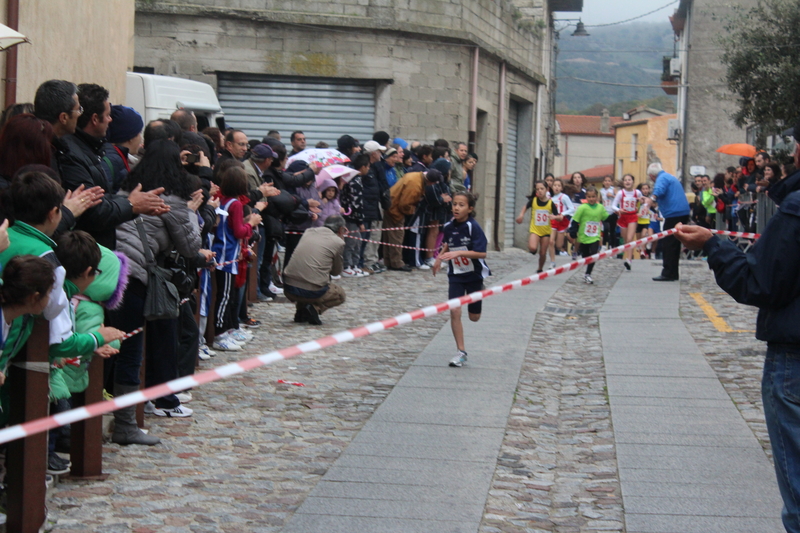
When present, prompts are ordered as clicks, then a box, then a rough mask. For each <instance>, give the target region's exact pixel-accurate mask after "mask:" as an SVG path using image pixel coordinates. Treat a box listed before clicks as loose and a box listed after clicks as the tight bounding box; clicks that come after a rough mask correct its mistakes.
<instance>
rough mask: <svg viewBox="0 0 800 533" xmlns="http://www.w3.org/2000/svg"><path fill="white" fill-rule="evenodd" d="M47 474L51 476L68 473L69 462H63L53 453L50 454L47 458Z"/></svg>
mask: <svg viewBox="0 0 800 533" xmlns="http://www.w3.org/2000/svg"><path fill="white" fill-rule="evenodd" d="M47 473H48V474H50V475H51V476H60V475H62V474H67V473H69V462H67V461H64V460H63V459H62V458H61V457H59V456H58V455H56V454H55V453H51V454H50V455H49V456H48V458H47Z"/></svg>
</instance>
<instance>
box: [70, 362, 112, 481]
mask: <svg viewBox="0 0 800 533" xmlns="http://www.w3.org/2000/svg"><path fill="white" fill-rule="evenodd" d="M88 372H89V386H88V387H87V388H86V390H85V391H83V392H80V393H78V394H73V395H72V406H73V407H83V406H85V405H89V404H92V403H97V402H101V401H103V359H102V358H100V357H93V358H92V361H91V363H89V370H88ZM70 435H71V437H70V450H69V456H70V460H71V461H72V468H71V471H70V477H74V478H81V479H99V480H105V479H106V478H107V477H108V475H106V474H103V417H102V416H97V417H94V418H90V419H88V420H83V421H81V422H74V423H73V424H71V429H70Z"/></svg>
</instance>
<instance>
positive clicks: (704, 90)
mask: <svg viewBox="0 0 800 533" xmlns="http://www.w3.org/2000/svg"><path fill="white" fill-rule="evenodd" d="M737 3H738V4H740V5H742V6H743V7H750V6H752V5H755V3H756V0H741V1H739V2H737ZM730 12H731V7H730V2H729V1H728V0H694V2H693V6H692V8H691V19H690V22H689V24H688V25H687V26H688V29H689V31H690V32H691V34H690V35H691V36H690V39H691V48H690V49H689V65H688V71H687V74H688V78H686V80H685V81H686V82H688V85H689V88H688V89H687V91H688V93H687V107H686V120H687V122H686V127H685V142H684V150H685V154H686V156H685V161H684V164H683V173H684V176H688V173H689V167H690V166H693V165H703V166H705V167H706V173H707V174H710V175H712V176H713V175H714V174H715V173H716V172H721V171H724V169H725V168H726V167H728V166H731V165H737V164H738V160H739V158H738V157H736V156H729V155H724V154H719V153H717V152H716V149H717V148H718V147H720V146H722V145H723V144H729V143H740V142H745V140H746V132H745V130H743V129H741V128H738V127H736V126H735V125H734V124H733V122H732V121H731V120H730V118H729V117H730V115H731V114H732V113H733V111H734V110H735V105H736V104H735V102H734V99H733V96H732V95H731V94H730V93H729V92H728V91H727V89H726V88H725V86H724V81H723V77H724V75H725V66H724V65H723V64H722V61H721V60H720V55H721V54H722V51H721V50H720V49H719V48H720V46H719V43H718V42H717V41H716V35H718V34H719V33H720V32H722V31H724V30H723V27H724V24H725V17H726V16H727V15H728V14H729V13H730Z"/></svg>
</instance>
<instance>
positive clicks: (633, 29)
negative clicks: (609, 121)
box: [556, 18, 674, 115]
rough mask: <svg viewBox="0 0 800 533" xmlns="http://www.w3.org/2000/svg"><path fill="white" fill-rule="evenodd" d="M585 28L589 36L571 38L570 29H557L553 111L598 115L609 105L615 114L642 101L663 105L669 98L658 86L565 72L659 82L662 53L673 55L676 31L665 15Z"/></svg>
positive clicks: (623, 79) (651, 104)
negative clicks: (660, 19) (661, 18)
mask: <svg viewBox="0 0 800 533" xmlns="http://www.w3.org/2000/svg"><path fill="white" fill-rule="evenodd" d="M587 29H588V31H589V33H590V34H591V35H590V36H589V37H572V36H571V35H570V34H571V33H572V31H573V28H569V29H567V30H564V31H562V32H561V39H560V41H559V48H560V52H559V55H558V74H557V75H558V93H557V99H556V109H557V111H558V112H559V113H569V114H578V113H580V114H592V115H599V114H600V112H601V111H602V109H603V107H607V108H608V109H609V110H611V109H612V107H613V108H614V111H616V112H612V113H611V114H612V115H619V114H620V113H621V112H622V111H624V110H627V109H630V108H632V107H635V106H636V105H640V104H641V103H644V104H645V105H648V106H650V107H655V108H656V109H661V110H663V109H664V108H665V106H666V103H667V102H668V100H669V98H671V97H668V96H667V95H665V94H664V92H663V91H662V90H661V89H660V88H652V89H650V88H639V87H620V86H614V85H601V84H596V83H586V82H582V81H577V80H573V79H569V77H576V78H583V79H587V80H597V81H605V82H611V83H622V84H630V85H660V83H661V71H662V58H663V57H664V56H671V55H672V53H673V49H674V34H673V32H672V28H671V26H670V25H669V23H668V22H667V20H666V18H665V20H664V22H663V23H660V22H659V23H652V22H651V23H647V22H639V23H629V24H623V25H620V26H609V27H605V28H604V27H599V28H592V27H589V28H587ZM673 102H674V100H673ZM622 103H624V104H622ZM614 104H617V105H614ZM631 104H632V105H631ZM619 109H622V111H618V110H619ZM598 110H599V111H598Z"/></svg>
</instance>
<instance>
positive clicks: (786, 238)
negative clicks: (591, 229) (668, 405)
mask: <svg viewBox="0 0 800 533" xmlns="http://www.w3.org/2000/svg"><path fill="white" fill-rule="evenodd" d="M794 138H795V139H800V123H799V124H798V125H797V126H795V129H794ZM795 163H796V164H797V163H800V144H797V145H796V146H795ZM769 196H770V198H771V199H772V200H774V201H775V203H777V204H778V205H779V206H780V207H779V208H778V211H777V213H775V215H774V216H773V217H772V219H770V221H769V224H767V228H766V230H765V231H764V232H763V233H762V235H761V238H760V239H759V240H758V241H756V243H755V245H753V247H752V248H751V249H750V251H749V252H748V253H744V252H742V251H741V250H740V249H739V248H738V247H737V246H735V245H734V244H733V243H732V242H731V241H729V240H728V239H720V238H719V237H715V236H713V235H712V234H711V232H710V231H708V230H707V229H705V228H701V227H699V226H682V225H678V226H677V228H678V234H677V237H678V239H679V240H680V241H681V242H682V243H683V244H684V245H686V247H687V248H689V249H700V248H702V249H703V250H704V251H705V252H706V253H707V254H708V266H709V267H710V268H711V269H712V270H713V271H714V276H715V277H716V280H717V284H719V286H720V287H721V288H722V289H723V290H724V291H725V292H727V293H728V294H730V295H731V296H733V298H734V299H735V300H736V301H737V302H739V303H742V304H745V305H753V306H756V307H758V319H757V320H756V338H757V339H759V340H762V341H766V343H767V357H766V360H765V361H764V374H763V379H762V382H761V395H762V398H763V401H764V417H765V418H766V422H767V430H768V432H769V440H770V444H771V445H772V451H773V454H774V456H775V471H776V473H777V476H778V487H779V488H780V491H781V496H782V497H783V503H784V506H783V513H782V518H783V525H784V527H785V528H786V531H787V532H791V533H798V532H800V402H799V401H798V398H800V364H798V361H800V328H798V327H797V325H798V323H800V276H798V272H800V246H798V242H800V172H796V173H795V174H793V175H792V176H790V177H788V178H786V179H784V180H782V181H779V182H777V183H775V184H773V185H772V186H770V188H769Z"/></svg>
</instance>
